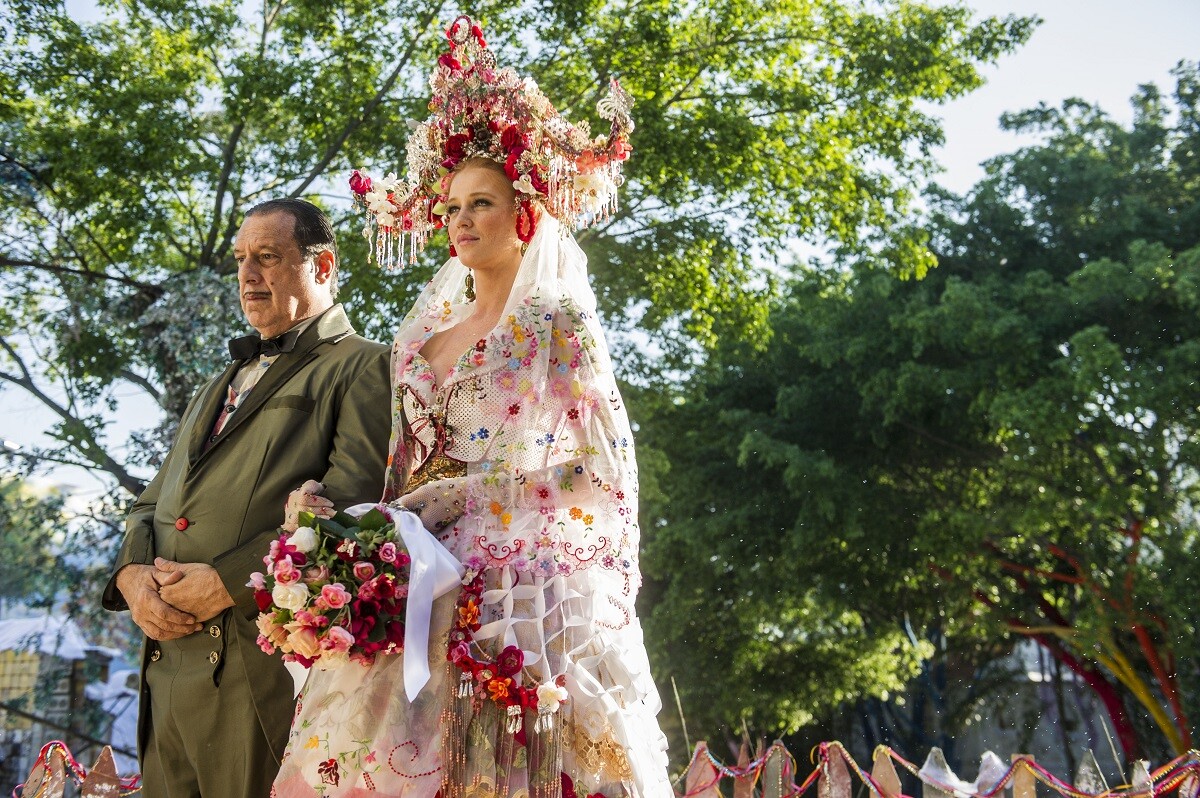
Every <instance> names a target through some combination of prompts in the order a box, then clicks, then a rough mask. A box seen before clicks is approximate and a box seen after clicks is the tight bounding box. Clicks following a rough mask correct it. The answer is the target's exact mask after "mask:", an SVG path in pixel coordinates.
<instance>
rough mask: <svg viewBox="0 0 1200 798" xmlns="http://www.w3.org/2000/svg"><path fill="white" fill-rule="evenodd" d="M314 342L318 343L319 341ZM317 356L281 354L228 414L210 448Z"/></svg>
mask: <svg viewBox="0 0 1200 798" xmlns="http://www.w3.org/2000/svg"><path fill="white" fill-rule="evenodd" d="M316 343H320V341H317V342H316ZM317 357H318V354H317V353H316V352H313V351H311V350H309V351H307V352H291V353H289V354H286V355H281V356H280V358H279V360H277V361H275V362H274V363H272V364H271V367H270V368H269V369H267V373H266V374H263V375H262V378H261V379H260V380H259V381H258V384H257V385H255V386H254V388H252V389H251V390H250V393H249V395H247V396H246V398H245V399H243V400H242V403H241V404H240V405H239V406H238V409H237V412H235V413H232V414H230V416H229V420H228V421H226V422H225V428H224V429H222V430H221V434H220V435H218V436H217V439H216V440H215V441H213V445H212V448H216V447H217V446H220V445H221V441H223V440H224V439H225V438H228V437H229V434H230V433H231V432H233V431H234V430H235V429H237V428H238V427H240V426H242V425H243V424H246V423H248V422H249V420H250V417H251V416H253V415H255V414H256V413H257V412H258V411H259V410H261V409H262V406H263V404H265V403H266V401H267V400H268V399H270V398H271V397H272V396H274V395H275V392H276V391H278V390H279V389H280V387H282V386H283V385H284V384H285V383H286V382H287V381H288V380H289V379H291V377H292V375H294V374H296V373H297V372H299V371H300V370H302V369H303V368H304V367H305V366H307V365H308V364H309V363H310V362H312V361H313V360H316V359H317Z"/></svg>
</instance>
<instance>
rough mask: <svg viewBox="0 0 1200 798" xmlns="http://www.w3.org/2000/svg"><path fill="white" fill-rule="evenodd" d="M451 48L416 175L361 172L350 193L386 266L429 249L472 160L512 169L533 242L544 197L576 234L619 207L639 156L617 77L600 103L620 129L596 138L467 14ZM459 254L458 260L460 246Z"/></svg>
mask: <svg viewBox="0 0 1200 798" xmlns="http://www.w3.org/2000/svg"><path fill="white" fill-rule="evenodd" d="M446 37H447V39H449V41H450V50H449V51H448V52H446V53H443V54H442V56H441V57H440V58H438V63H437V66H436V67H435V68H434V71H433V75H432V76H431V77H430V81H429V83H430V88H431V89H432V90H433V97H432V98H431V99H430V101H429V110H430V111H431V112H432V113H431V114H430V116H429V118H428V119H426V120H425V121H424V122H422V123H421V124H420V125H418V126H417V128H416V129H415V130H414V131H413V133H412V135H411V136H410V137H409V140H408V148H407V150H408V177H407V180H400V179H398V178H397V177H396V176H395V174H389V175H387V176H386V177H384V178H382V179H373V178H372V177H370V176H369V175H367V174H365V173H363V172H362V171H359V170H355V171H354V174H353V175H352V176H351V177H350V189H351V190H352V191H353V192H354V194H355V198H356V200H357V201H358V202H361V203H362V204H363V205H364V206H366V209H367V225H366V229H365V230H364V231H363V232H364V235H366V236H367V238H368V239H373V240H374V243H375V254H376V258H377V260H378V261H379V262H380V263H381V264H383V265H384V266H385V267H389V268H393V267H398V266H399V265H400V263H401V262H402V253H403V252H404V251H405V250H406V249H407V250H408V257H409V260H412V259H415V258H416V254H417V253H418V252H419V251H420V250H422V249H423V248H424V247H425V243H426V241H427V240H428V239H429V236H430V235H431V234H432V233H433V231H434V230H436V229H438V228H439V227H441V226H442V224H443V219H442V217H443V215H444V214H445V213H446V205H445V200H446V191H447V188H448V181H447V177H448V176H449V174H450V173H451V171H452V170H453V169H454V167H455V166H457V165H458V164H459V163H461V162H462V161H464V160H467V159H469V158H479V157H482V158H488V159H491V160H493V161H496V162H497V163H499V164H500V165H502V166H503V167H504V171H505V173H506V174H507V175H508V177H509V179H510V180H512V181H513V188H514V189H515V190H516V192H517V203H518V213H517V236H518V237H519V238H520V239H521V240H522V241H524V242H528V241H529V240H530V239H532V238H533V234H534V230H535V228H536V226H537V222H536V217H535V215H534V212H533V203H534V202H535V201H536V202H538V203H540V204H541V205H542V207H544V208H545V209H546V210H547V211H548V212H549V213H551V214H553V215H554V216H555V217H556V218H557V219H558V220H559V221H561V222H562V223H563V226H564V227H565V228H567V229H568V230H575V229H577V228H580V227H586V226H587V225H589V224H591V223H592V222H594V221H596V220H597V219H602V218H606V217H607V216H608V214H610V213H612V212H613V211H614V210H616V203H617V187H618V186H620V185H621V183H622V182H623V178H622V176H621V163H622V162H623V161H624V160H625V159H626V158H628V157H629V153H630V149H631V148H630V145H629V134H630V132H631V131H632V130H633V120H632V119H631V118H630V116H629V109H630V107H631V106H632V100H631V98H630V97H629V94H628V93H626V92H625V91H624V90H623V89H622V88H621V87H620V86H619V85H618V84H617V82H616V81H615V80H613V81H612V83H611V84H610V86H609V90H608V92H607V94H606V95H605V97H604V98H603V99H602V100H601V101H600V102H599V104H598V105H597V110H598V112H599V114H600V116H601V117H602V118H603V119H605V120H608V121H609V122H610V123H611V128H610V130H609V132H608V135H606V136H596V137H595V138H592V136H591V132H590V130H589V128H588V124H587V122H586V121H584V122H579V123H577V124H572V123H571V122H569V121H567V120H566V119H564V118H563V117H562V116H560V115H559V113H558V111H556V110H555V108H554V106H553V105H552V104H551V103H550V101H549V100H548V99H546V96H545V95H544V94H542V92H541V90H540V89H539V88H538V86H537V84H536V83H535V82H534V81H533V80H532V79H531V78H521V77H518V75H517V73H516V72H514V71H513V70H512V69H510V68H508V67H503V68H498V67H497V65H496V57H495V55H494V54H493V53H492V51H491V50H489V49H488V46H487V42H485V41H484V38H483V31H482V29H481V28H480V27H479V25H478V24H476V23H475V22H474V21H472V20H471V18H470V17H467V16H460V17H459V18H458V19H456V20H455V21H454V24H453V25H451V26H450V28H449V29H448V30H447V31H446ZM451 254H452V255H453V254H454V251H453V247H452V248H451Z"/></svg>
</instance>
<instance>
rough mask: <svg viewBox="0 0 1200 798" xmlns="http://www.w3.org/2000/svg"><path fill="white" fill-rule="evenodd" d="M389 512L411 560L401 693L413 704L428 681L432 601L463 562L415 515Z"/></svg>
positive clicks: (455, 579)
mask: <svg viewBox="0 0 1200 798" xmlns="http://www.w3.org/2000/svg"><path fill="white" fill-rule="evenodd" d="M376 506H377V505H374V504H356V505H354V506H353V507H348V508H346V513H347V514H349V515H352V516H354V517H356V518H357V517H359V516H361V515H365V514H366V513H367V512H368V511H369V510H373V509H375V508H376ZM388 513H389V514H390V515H391V517H392V520H393V522H394V523H395V525H396V532H398V533H399V535H400V538H401V539H402V540H403V541H404V547H405V548H406V549H407V550H408V556H409V557H410V558H411V559H412V562H411V563H410V564H409V576H408V604H407V606H406V608H405V610H404V694H405V695H406V696H408V701H409V703H412V702H413V701H415V700H416V698H417V694H418V693H420V692H421V688H422V687H424V686H425V685H426V683H428V682H429V618H430V615H431V614H432V612H433V601H434V599H436V598H438V597H439V596H442V595H445V594H446V593H448V592H450V591H451V590H453V589H454V588H456V587H458V586H459V585H460V584H461V583H462V577H463V573H464V569H463V566H462V563H460V562H459V561H458V560H456V559H455V558H454V555H453V554H451V553H450V552H449V551H447V550H446V547H445V546H443V545H442V544H441V543H440V542H439V541H438V539H437V538H435V537H434V536H433V535H431V534H429V530H427V529H425V525H424V524H422V523H421V518H420V517H419V516H418V515H416V514H415V513H410V512H409V511H407V510H398V509H395V508H391V507H389V508H388Z"/></svg>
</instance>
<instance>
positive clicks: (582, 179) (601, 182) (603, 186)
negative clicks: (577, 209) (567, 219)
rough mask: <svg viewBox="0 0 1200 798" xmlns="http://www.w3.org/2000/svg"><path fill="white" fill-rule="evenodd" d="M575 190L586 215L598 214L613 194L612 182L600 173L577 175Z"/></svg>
mask: <svg viewBox="0 0 1200 798" xmlns="http://www.w3.org/2000/svg"><path fill="white" fill-rule="evenodd" d="M574 188H575V191H576V192H577V194H578V196H579V199H580V201H581V202H582V203H583V210H584V211H585V212H586V213H589V214H591V213H597V212H599V211H600V209H601V208H603V207H604V204H605V203H606V202H608V198H609V195H610V194H611V192H612V188H613V186H612V181H611V180H609V179H608V177H607V176H606V175H604V174H603V173H602V172H600V171H593V172H584V173H583V174H578V175H575V180H574Z"/></svg>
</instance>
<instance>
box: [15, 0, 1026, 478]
mask: <svg viewBox="0 0 1200 798" xmlns="http://www.w3.org/2000/svg"><path fill="white" fill-rule="evenodd" d="M472 12H473V13H474V14H476V15H477V16H478V17H479V18H480V19H481V20H482V21H483V23H484V25H485V28H486V30H488V32H489V36H490V38H491V39H492V45H493V47H494V48H495V49H496V51H497V53H498V54H499V56H500V58H501V59H502V60H504V61H505V62H507V63H511V64H513V65H515V66H517V67H518V68H520V69H521V70H522V71H524V70H526V69H527V70H528V71H529V72H530V73H531V74H532V75H533V76H534V77H536V79H537V80H538V81H539V82H540V83H541V84H542V85H543V87H544V88H545V89H546V91H547V94H548V95H549V96H551V97H554V98H556V99H558V101H559V102H560V104H561V105H562V106H563V107H564V110H565V111H566V113H567V114H568V115H569V116H571V117H572V118H580V117H583V118H589V119H591V120H592V121H593V122H596V121H597V117H596V115H595V112H594V106H595V103H596V101H597V99H598V98H599V92H600V90H601V88H602V87H603V85H604V83H605V82H606V80H607V79H608V78H609V77H612V76H618V77H620V79H621V81H622V83H623V84H624V85H625V86H626V88H627V89H628V90H629V91H630V92H631V93H632V94H633V96H634V98H635V100H636V108H635V115H636V119H637V121H638V125H639V128H638V130H637V132H636V133H635V136H634V141H633V144H634V147H635V156H634V158H633V160H632V161H631V162H630V169H629V173H628V183H627V185H626V187H625V189H624V195H623V199H622V202H623V205H622V208H621V210H620V212H619V213H617V214H616V215H615V216H614V217H613V218H612V219H611V220H609V221H608V222H607V223H605V224H604V225H601V226H600V227H599V228H597V229H595V230H593V231H589V232H587V233H585V234H584V235H582V236H581V241H582V243H583V245H584V247H585V248H586V249H587V250H588V252H589V254H590V255H591V257H592V271H593V275H594V283H595V286H596V289H597V294H598V296H599V297H600V300H601V305H602V311H603V312H604V313H605V315H606V316H607V318H608V319H610V320H611V321H612V322H613V323H614V324H615V325H616V326H617V327H619V328H621V329H625V330H631V329H635V328H640V329H641V330H642V331H644V332H648V333H650V334H652V335H655V336H656V340H658V341H660V342H661V343H662V346H661V350H662V351H661V352H656V353H653V357H650V358H644V357H640V356H639V353H637V352H636V347H633V346H630V347H628V349H629V352H630V355H631V356H630V358H629V360H628V366H627V368H628V373H629V374H631V375H638V376H640V377H641V378H642V379H650V378H651V377H652V376H653V374H654V373H655V372H656V371H657V370H658V369H661V368H666V369H677V368H681V367H687V366H688V365H690V363H691V362H692V360H693V358H694V357H695V356H696V355H697V350H696V348H695V346H696V344H693V343H692V342H697V344H698V345H699V346H707V345H711V344H712V343H713V342H715V341H716V340H717V339H718V338H719V337H729V336H739V337H742V336H744V337H759V338H761V337H762V336H763V332H764V330H765V326H764V325H765V319H766V312H767V307H768V302H769V299H770V297H771V296H772V295H773V293H774V286H775V283H774V280H773V277H772V275H773V274H774V271H773V268H774V267H775V266H776V265H777V264H776V261H778V260H779V259H781V258H786V252H787V249H786V248H784V247H778V246H775V245H774V242H777V241H780V240H783V239H785V238H803V237H809V238H813V239H819V240H821V241H834V242H835V243H836V244H837V245H839V246H841V247H842V248H844V250H845V251H847V252H858V253H862V254H863V255H864V256H866V255H867V254H868V253H870V254H871V257H872V260H873V261H875V262H877V263H878V264H879V265H880V266H882V267H886V268H888V269H890V270H893V271H896V272H898V273H914V274H919V273H921V272H922V271H923V270H924V269H925V268H926V267H927V266H928V265H929V264H930V263H931V261H932V258H931V255H930V253H929V251H928V249H927V246H926V241H925V238H924V234H923V233H921V232H920V231H916V230H912V229H910V228H909V227H908V226H907V222H906V216H907V214H908V212H909V206H910V202H911V194H912V191H913V186H914V185H915V181H916V180H917V179H919V178H920V177H921V176H922V175H924V174H926V173H927V171H928V170H929V167H930V159H929V152H930V148H931V147H933V146H934V145H936V144H937V143H938V142H939V141H940V136H941V134H940V129H939V126H938V124H937V122H936V120H935V119H934V118H933V117H932V116H930V114H929V113H928V111H927V110H925V109H926V108H927V107H928V105H927V104H928V103H937V102H941V101H943V100H946V99H948V98H951V97H955V96H957V95H960V94H962V93H964V92H966V91H969V90H970V89H972V88H974V87H975V86H977V85H978V84H979V82H980V77H979V73H978V71H977V67H978V65H979V64H980V63H984V62H990V61H993V60H995V59H997V58H998V57H1000V56H1001V55H1002V54H1004V53H1005V52H1007V51H1009V50H1010V49H1012V48H1013V47H1014V46H1016V45H1017V44H1019V43H1020V42H1022V41H1023V40H1024V39H1025V38H1026V37H1027V36H1028V34H1029V32H1030V27H1031V24H1032V23H1031V22H1030V21H1028V20H1021V19H1017V18H1008V19H984V20H982V21H974V20H972V19H971V17H970V12H969V11H968V10H967V9H966V8H964V7H958V6H950V7H943V6H933V5H927V4H924V3H914V2H902V1H901V0H893V1H891V2H885V3H872V4H861V3H859V2H856V1H855V0H786V1H785V2H780V3H774V4H771V5H770V7H769V8H764V7H762V6H761V4H758V3H749V2H741V1H740V0H739V1H738V2H725V1H724V0H723V1H722V2H715V1H713V0H705V2H701V3H699V4H695V3H692V4H682V5H681V4H678V3H669V2H666V0H651V2H645V3H637V4H632V5H629V4H623V3H600V2H595V1H594V0H589V1H588V2H580V0H553V1H552V2H544V3H515V4H514V3H498V2H482V3H477V4H476V5H475V7H474V8H473V9H472ZM446 13H448V12H447V11H446V10H445V8H444V6H443V5H442V4H440V3H433V4H430V3H425V4H422V3H415V4H414V3H400V2H383V3H380V2H364V0H336V2H333V3H328V2H321V3H317V2H310V1H309V0H304V1H303V2H291V3H275V2H270V3H265V4H263V5H262V6H261V8H259V10H258V11H251V10H249V7H247V6H245V5H244V4H240V3H234V2H230V0H208V1H207V2H197V3H182V2H178V1H177V0H110V2H107V3H105V4H104V5H103V15H102V18H101V19H100V20H99V21H97V22H88V23H84V22H79V21H76V20H74V19H72V18H71V16H70V15H69V14H68V13H67V12H66V9H65V6H64V4H63V3H62V2H58V1H56V0H5V2H3V3H0V31H2V32H0V55H2V57H0V88H2V89H3V91H2V92H0V211H2V212H3V215H4V218H5V224H4V228H3V234H2V236H0V285H2V286H3V292H2V294H0V295H2V296H3V299H0V384H7V385H8V386H10V387H11V388H12V389H14V390H23V391H26V392H28V393H30V394H31V395H33V396H34V397H35V398H37V399H38V400H39V401H41V402H42V403H43V404H45V405H46V406H48V407H50V408H51V410H52V411H53V412H54V413H56V414H57V415H58V416H59V417H60V418H62V419H63V421H64V424H66V425H68V426H70V427H71V429H70V430H69V431H68V430H66V429H65V428H64V431H63V433H62V435H61V436H60V440H61V441H62V446H60V447H58V448H57V449H55V450H53V451H51V452H47V453H46V454H47V455H48V456H53V457H56V458H57V459H69V460H73V461H77V462H79V463H81V464H82V465H84V466H85V467H89V468H94V469H98V470H100V471H105V472H107V473H108V474H110V475H112V476H113V478H115V479H116V481H117V482H118V483H119V484H120V485H122V486H123V487H124V488H126V489H127V490H130V491H136V490H137V488H138V486H139V484H140V483H139V480H138V479H137V478H136V476H135V475H134V474H133V473H132V472H131V471H130V468H131V466H134V465H139V464H150V465H153V464H154V463H155V462H156V461H157V458H158V457H160V456H161V454H162V450H163V448H164V447H165V445H166V444H167V442H169V441H170V439H171V438H172V437H173V424H174V421H175V419H176V418H177V417H178V415H179V414H180V412H181V410H182V408H183V406H184V405H185V403H186V401H187V399H188V397H189V396H190V395H191V393H192V392H193V391H194V389H195V387H196V385H197V383H198V381H199V380H200V379H202V377H203V376H204V375H205V374H206V373H210V372H211V370H212V368H213V367H214V365H215V363H216V362H218V361H219V359H220V356H221V355H220V347H219V343H218V342H219V341H220V340H221V339H223V338H225V337H228V336H229V335H230V334H232V333H235V332H238V331H239V330H240V328H241V327H242V322H241V318H240V314H239V313H238V312H237V311H236V309H235V308H234V304H233V289H232V278H231V275H232V274H233V273H234V271H235V268H234V264H233V261H232V256H231V251H230V250H231V246H232V240H233V236H234V234H235V233H236V230H237V225H238V223H239V221H240V218H241V216H242V214H243V213H244V212H245V210H246V209H247V208H248V207H249V206H251V205H252V204H253V203H255V202H257V201H259V200H262V199H266V198H268V197H273V196H281V195H289V196H307V197H309V198H313V199H315V200H316V201H318V202H320V203H321V204H322V205H324V206H325V207H326V208H328V209H329V210H330V211H331V212H332V213H333V215H334V216H335V219H336V223H337V227H338V229H339V230H342V231H344V237H343V240H342V241H341V251H342V273H343V277H344V278H345V280H344V285H345V290H344V292H343V298H344V299H345V300H346V301H347V303H348V304H349V306H350V309H351V313H352V316H353V317H354V318H355V319H356V320H357V321H358V323H359V326H360V327H362V328H364V329H365V330H366V331H367V332H368V333H370V334H371V335H373V336H375V337H377V338H386V337H387V336H389V335H390V332H391V326H392V324H393V320H394V319H396V318H397V317H398V316H399V314H401V313H403V312H404V311H405V310H406V309H407V305H408V304H409V302H410V301H411V298H412V297H413V295H414V291H415V289H416V288H417V287H418V286H419V285H420V284H421V283H422V282H423V281H424V280H425V279H426V278H427V277H428V275H429V274H430V273H431V272H432V269H433V268H434V266H435V264H436V263H437V262H439V261H440V260H441V259H442V258H443V257H444V254H445V253H444V250H443V249H442V248H441V247H442V245H440V244H439V245H436V246H434V247H433V248H432V249H431V251H430V252H429V253H427V255H426V257H424V258H423V259H422V260H421V262H420V263H419V264H415V265H414V266H413V267H411V268H410V269H408V270H406V272H405V273H404V274H402V275H401V276H400V277H399V278H397V277H395V276H389V275H383V274H381V273H380V272H379V271H378V270H377V269H375V268H374V267H373V266H372V265H370V263H369V262H368V257H367V251H366V247H365V244H364V242H363V239H362V238H361V237H360V236H358V235H357V231H358V229H359V226H360V221H359V220H358V219H356V218H354V216H353V214H352V213H351V211H350V210H349V208H348V204H347V202H346V198H347V197H348V192H347V191H346V189H345V187H344V183H343V182H342V181H343V176H344V175H345V174H346V173H347V171H348V169H349V168H351V167H352V166H359V165H364V164H365V165H368V166H371V167H372V168H375V169H377V170H384V171H386V170H388V169H398V168H401V167H402V165H403V163H404V153H403V151H402V147H403V144H404V140H405V138H406V135H407V131H408V129H409V128H408V126H407V125H406V121H407V120H410V119H414V118H418V117H420V116H421V115H422V114H423V113H424V112H425V111H424V106H425V102H426V97H425V96H424V93H425V91H426V87H425V78H426V76H427V74H428V72H429V68H430V65H431V63H432V61H433V59H434V58H435V57H436V55H437V54H438V52H439V51H440V50H441V49H442V48H443V39H442V36H441V29H442V28H443V27H444V26H445V24H446V23H447V22H448V21H449V20H447V19H445V18H444V15H445V14H446ZM531 31H536V37H535V36H531V35H530V32H531ZM763 242H771V245H764V244H763ZM672 331H681V332H683V333H685V335H682V336H676V335H660V333H670V332H672ZM628 340H629V341H636V340H639V339H638V338H637V337H631V338H629V339H628ZM131 385H132V386H136V387H137V388H138V389H139V390H140V391H142V392H144V393H145V394H146V395H148V396H149V397H151V398H152V399H153V400H154V401H155V402H156V403H157V404H158V406H159V407H161V408H162V412H163V418H164V423H163V424H162V425H160V426H158V427H156V428H153V429H147V430H141V431H139V433H138V434H136V435H135V436H134V440H133V444H134V451H133V453H132V454H131V455H130V456H128V457H117V456H116V455H114V454H113V452H114V451H116V445H115V444H114V443H113V442H111V441H108V440H107V439H106V437H105V432H106V426H107V415H106V412H105V411H106V409H107V406H108V405H109V404H110V403H111V402H113V401H114V397H116V396H117V395H118V392H119V391H120V390H121V389H122V388H128V386H131Z"/></svg>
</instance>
